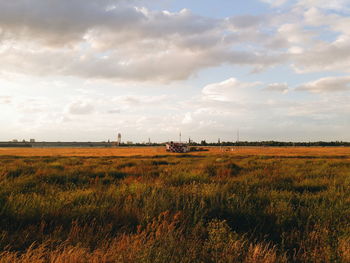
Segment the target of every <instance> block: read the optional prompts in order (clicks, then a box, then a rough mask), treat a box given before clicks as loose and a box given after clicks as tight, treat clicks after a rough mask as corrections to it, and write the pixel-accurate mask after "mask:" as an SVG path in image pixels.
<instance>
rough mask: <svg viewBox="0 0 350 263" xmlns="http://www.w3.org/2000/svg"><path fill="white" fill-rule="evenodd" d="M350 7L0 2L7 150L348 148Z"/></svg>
mask: <svg viewBox="0 0 350 263" xmlns="http://www.w3.org/2000/svg"><path fill="white" fill-rule="evenodd" d="M349 25H350V0H247V1H232V0H217V1H212V0H148V1H146V0H135V1H133V0H16V1H7V0H0V112H1V114H0V140H2V141H7V140H11V139H14V138H17V139H21V140H22V139H29V138H35V139H36V140H40V141H42V140H45V141H67V140H68V141H104V140H108V139H111V140H114V139H115V137H116V135H117V133H118V132H121V133H122V139H123V140H125V141H126V140H131V141H135V142H142V141H147V140H148V138H151V140H152V141H164V140H175V139H177V138H178V134H179V131H181V132H182V135H183V138H188V137H191V138H192V139H194V140H197V141H198V140H201V139H206V140H207V141H217V139H218V138H221V140H222V141H223V140H225V141H226V140H230V141H232V140H236V133H237V129H238V128H239V130H240V137H241V140H254V141H255V140H284V141H317V140H347V141H350V26H349Z"/></svg>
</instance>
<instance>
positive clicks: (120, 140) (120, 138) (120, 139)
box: [117, 133, 122, 146]
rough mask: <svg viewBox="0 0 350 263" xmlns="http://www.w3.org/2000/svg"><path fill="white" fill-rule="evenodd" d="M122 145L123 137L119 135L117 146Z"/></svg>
mask: <svg viewBox="0 0 350 263" xmlns="http://www.w3.org/2000/svg"><path fill="white" fill-rule="evenodd" d="M121 143H122V135H121V134H120V133H118V138H117V146H119V145H120V144H121Z"/></svg>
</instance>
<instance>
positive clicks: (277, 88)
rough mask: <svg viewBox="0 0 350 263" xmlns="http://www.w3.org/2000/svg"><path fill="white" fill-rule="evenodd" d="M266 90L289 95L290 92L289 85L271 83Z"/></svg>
mask: <svg viewBox="0 0 350 263" xmlns="http://www.w3.org/2000/svg"><path fill="white" fill-rule="evenodd" d="M264 90H266V91H273V92H281V93H287V92H288V84H287V83H271V84H269V85H267V86H266V87H265V88H264Z"/></svg>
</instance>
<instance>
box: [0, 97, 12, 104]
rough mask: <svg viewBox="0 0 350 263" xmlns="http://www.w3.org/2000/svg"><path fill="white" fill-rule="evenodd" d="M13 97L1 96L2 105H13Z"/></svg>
mask: <svg viewBox="0 0 350 263" xmlns="http://www.w3.org/2000/svg"><path fill="white" fill-rule="evenodd" d="M11 103H12V97H11V96H0V104H11Z"/></svg>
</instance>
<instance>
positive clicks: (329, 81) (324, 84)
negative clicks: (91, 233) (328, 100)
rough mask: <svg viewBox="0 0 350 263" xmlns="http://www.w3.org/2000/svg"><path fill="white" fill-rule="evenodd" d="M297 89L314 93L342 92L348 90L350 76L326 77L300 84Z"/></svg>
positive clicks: (349, 87)
mask: <svg viewBox="0 0 350 263" xmlns="http://www.w3.org/2000/svg"><path fill="white" fill-rule="evenodd" d="M297 90H305V91H310V92H314V93H322V92H344V91H349V90H350V76H344V77H327V78H321V79H318V80H315V81H311V82H308V83H305V84H303V85H300V86H299V87H297Z"/></svg>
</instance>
